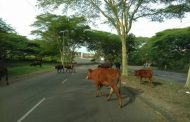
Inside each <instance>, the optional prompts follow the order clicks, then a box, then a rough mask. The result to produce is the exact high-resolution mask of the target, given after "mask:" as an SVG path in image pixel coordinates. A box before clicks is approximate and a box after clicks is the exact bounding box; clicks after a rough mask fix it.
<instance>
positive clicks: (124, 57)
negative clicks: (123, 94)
mask: <svg viewBox="0 0 190 122" xmlns="http://www.w3.org/2000/svg"><path fill="white" fill-rule="evenodd" d="M121 43H122V76H128V65H127V58H128V57H127V47H126V40H125V38H123V37H121Z"/></svg>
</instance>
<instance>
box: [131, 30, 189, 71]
mask: <svg viewBox="0 0 190 122" xmlns="http://www.w3.org/2000/svg"><path fill="white" fill-rule="evenodd" d="M189 39H190V28H182V29H168V30H165V31H162V32H158V33H157V34H156V35H155V36H154V37H152V38H150V39H148V40H147V41H146V43H145V44H144V45H143V46H141V47H139V48H137V50H136V51H135V52H133V53H132V55H131V56H132V57H131V58H132V61H133V63H134V64H138V65H143V64H144V63H145V62H149V63H151V64H152V65H154V66H158V67H159V68H162V69H164V68H166V67H167V69H170V70H177V71H187V70H188V67H189V64H190V62H189V61H190V40H189ZM132 61H131V62H132Z"/></svg>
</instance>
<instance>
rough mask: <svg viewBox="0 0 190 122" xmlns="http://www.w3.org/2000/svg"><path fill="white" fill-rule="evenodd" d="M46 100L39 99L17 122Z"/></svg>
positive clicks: (20, 121)
mask: <svg viewBox="0 0 190 122" xmlns="http://www.w3.org/2000/svg"><path fill="white" fill-rule="evenodd" d="M45 99H46V98H43V99H41V100H40V101H39V102H38V103H37V104H36V105H34V106H33V107H32V108H31V109H30V110H29V111H28V112H27V113H25V114H24V115H23V116H22V117H21V118H20V119H19V120H17V122H22V121H23V120H24V119H25V118H26V117H27V116H28V115H29V114H30V113H31V112H32V111H34V109H36V108H37V107H38V106H39V105H40V104H41V103H42V102H43V101H44V100H45Z"/></svg>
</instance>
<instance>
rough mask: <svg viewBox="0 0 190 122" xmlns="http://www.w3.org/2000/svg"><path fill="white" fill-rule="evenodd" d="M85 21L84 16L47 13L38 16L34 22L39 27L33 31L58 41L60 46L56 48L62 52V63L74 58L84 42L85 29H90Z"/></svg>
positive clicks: (54, 41) (50, 39)
mask: <svg viewBox="0 0 190 122" xmlns="http://www.w3.org/2000/svg"><path fill="white" fill-rule="evenodd" d="M85 22H86V20H85V19H84V18H83V17H75V16H72V17H68V16H60V15H54V14H50V13H46V14H42V15H39V16H37V21H36V22H35V23H34V24H33V26H34V27H36V28H37V29H36V30H34V31H32V33H33V34H37V35H38V36H40V37H41V39H43V40H47V41H49V42H51V43H56V45H57V47H58V48H55V49H58V50H59V52H60V56H61V62H62V64H64V63H65V62H66V63H67V62H68V63H69V62H71V61H72V60H73V58H74V55H75V51H76V49H77V48H79V47H80V46H81V45H82V44H83V42H84V31H85V29H89V27H88V26H87V25H86V24H85ZM53 45H54V44H53ZM55 51H56V50H55Z"/></svg>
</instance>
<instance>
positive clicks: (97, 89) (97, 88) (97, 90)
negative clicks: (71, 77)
mask: <svg viewBox="0 0 190 122" xmlns="http://www.w3.org/2000/svg"><path fill="white" fill-rule="evenodd" d="M98 96H99V85H98V83H96V97H98Z"/></svg>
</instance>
